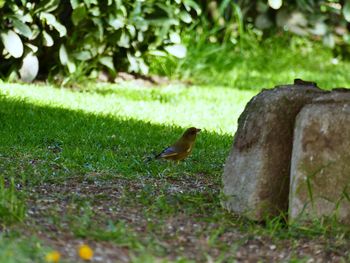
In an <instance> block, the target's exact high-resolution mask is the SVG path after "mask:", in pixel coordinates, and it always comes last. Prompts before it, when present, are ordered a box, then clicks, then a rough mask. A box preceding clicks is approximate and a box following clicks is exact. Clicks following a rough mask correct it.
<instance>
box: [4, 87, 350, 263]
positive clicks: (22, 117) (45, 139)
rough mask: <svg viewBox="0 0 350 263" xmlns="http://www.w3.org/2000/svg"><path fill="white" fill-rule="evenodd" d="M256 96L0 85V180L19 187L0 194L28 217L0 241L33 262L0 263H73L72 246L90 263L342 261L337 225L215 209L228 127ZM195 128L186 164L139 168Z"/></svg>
mask: <svg viewBox="0 0 350 263" xmlns="http://www.w3.org/2000/svg"><path fill="white" fill-rule="evenodd" d="M256 92H257V91H250V90H237V89H229V88H227V87H220V86H219V87H215V86H211V87H201V86H193V87H184V86H181V85H178V86H168V87H164V88H159V87H154V88H142V87H135V86H132V85H126V84H125V85H123V86H117V85H95V86H93V85H92V86H90V87H89V88H86V89H82V90H70V89H62V88H55V87H51V86H48V85H22V84H6V83H2V84H1V88H0V128H1V129H0V173H1V175H2V176H3V178H5V186H7V187H8V186H11V185H12V186H14V185H15V186H17V187H16V188H13V187H12V188H11V187H10V188H4V189H2V190H1V189H0V190H1V191H3V192H5V193H11V196H12V195H13V196H14V197H16V198H17V197H18V199H14V200H17V201H16V202H18V205H19V206H20V207H21V205H23V206H24V204H23V202H25V206H26V217H24V218H23V217H20V218H19V219H20V220H19V221H20V222H19V223H16V221H17V222H18V220H10V222H5V221H4V222H3V223H2V229H3V230H4V231H7V232H8V233H13V232H15V233H17V234H16V235H11V236H6V235H3V236H2V238H3V239H4V240H6V242H7V241H8V242H10V243H11V244H12V243H13V244H17V243H18V242H19V244H21V242H22V241H21V240H27V239H28V238H29V239H30V238H34V239H35V240H36V241H35V245H34V247H33V249H32V250H30V249H29V250H28V249H27V250H26V248H23V247H22V246H21V245H14V246H15V248H14V249H17V250H18V251H19V254H18V255H14V256H9V258H8V261H6V260H5V261H2V262H15V261H16V260H17V258H16V257H17V256H19V255H21V257H24V258H32V259H35V260H36V259H38V258H39V260H36V262H38V261H40V260H42V259H43V258H44V255H45V253H46V251H48V249H47V248H43V245H44V244H45V246H49V247H51V249H56V250H58V251H60V252H61V253H62V258H63V259H64V260H67V261H68V262H77V261H78V257H77V255H76V252H75V248H76V246H77V244H79V243H81V242H86V243H88V244H90V245H91V247H92V248H93V249H94V250H95V251H96V253H97V255H96V256H97V257H102V258H113V257H114V259H115V257H121V256H122V255H123V253H124V254H126V255H124V256H125V257H127V258H128V260H130V261H133V262H155V261H159V262H168V261H169V260H171V261H174V262H198V261H206V260H210V259H213V260H215V262H221V261H233V260H235V259H237V255H238V254H237V253H238V252H239V253H241V254H242V253H243V254H242V255H243V257H244V255H245V254H244V253H253V252H249V249H250V246H254V244H257V243H258V244H260V245H261V244H263V245H261V246H262V251H270V246H275V247H276V249H275V250H274V251H275V252H271V251H270V252H269V253H277V252H278V251H283V247H284V246H287V247H288V248H289V249H290V250H291V251H292V252H293V251H294V250H293V249H294V248H293V246H295V250H296V251H295V253H294V252H293V253H292V252H290V253H291V254H289V256H290V260H291V262H292V260H294V259H295V260H296V261H293V262H298V260H303V258H305V257H306V258H308V257H312V256H313V255H314V254H312V253H311V254H310V253H309V252H307V251H306V252H305V253H306V255H308V256H305V255H304V254H305V253H304V254H298V251H299V250H302V248H301V247H302V245H303V244H304V243H305V242H309V243H307V244H311V245H314V244H316V245H319V246H322V247H325V246H326V247H327V248H328V249H329V250H327V253H329V254H330V255H333V254H334V255H335V254H337V255H340V257H342V258H343V259H345V260H346V251H347V250H346V249H344V248H345V247H346V246H348V244H349V243H348V234H347V233H348V232H347V230H344V229H343V228H338V226H337V225H336V224H333V223H332V224H328V223H327V222H315V224H314V225H312V226H311V227H306V228H305V227H304V226H298V225H296V224H295V225H292V226H289V227H286V224H285V222H284V220H283V218H276V219H273V220H270V221H267V223H266V224H265V225H261V224H257V223H254V222H250V221H247V220H245V219H242V218H238V217H236V216H234V215H231V214H229V213H227V212H226V211H225V210H223V209H222V207H221V205H220V189H221V174H222V171H223V164H224V162H225V158H226V156H227V155H228V152H229V149H230V147H231V143H232V138H233V134H234V131H235V129H236V126H235V125H236V122H237V118H238V116H239V114H240V113H241V112H242V110H243V108H244V106H245V104H246V102H247V101H249V99H250V98H251V97H252V96H253V95H255V94H256ZM192 125H194V126H198V127H200V128H203V132H201V133H200V135H199V137H198V140H197V142H196V145H195V149H194V152H193V154H192V155H191V157H190V158H188V159H187V160H185V161H184V162H181V163H180V164H179V165H174V164H171V163H168V162H163V161H151V162H148V163H147V162H145V160H146V159H147V158H148V157H149V156H152V155H153V153H154V152H158V151H160V150H162V148H163V147H164V146H167V145H169V144H170V143H171V142H172V141H173V140H175V139H176V138H177V137H178V136H179V135H180V134H181V133H182V132H183V130H184V129H185V128H187V127H189V126H192ZM11 178H13V179H11ZM11 180H13V182H12V181H11ZM11 182H12V183H11ZM15 189H16V190H15ZM1 191H0V193H1ZM11 200H12V199H11ZM15 211H17V210H15ZM15 214H18V212H15ZM21 215H22V214H21ZM0 216H6V217H7V218H9V216H7V214H6V213H5V214H0ZM13 223H16V224H15V225H13ZM18 233H21V234H18ZM319 237H322V238H321V240H324V242H323V241H322V242H321V241H319V240H318V238H319ZM305 240H307V241H305ZM1 242H2V241H1V240H0V247H1V244H2V243H1ZM4 242H5V241H4ZM4 244H5V243H4ZM266 244H267V245H266ZM293 244H294V245H293ZM119 250H121V251H120V252H118V253H117V252H114V254H113V253H112V254H110V251H119ZM5 251H6V250H5ZM125 251H127V252H125ZM276 251H277V252H276ZM325 251H326V250H325ZM281 253H282V252H281ZM288 253H289V252H288ZM253 254H254V253H253ZM72 255H73V256H72ZM322 255H323V254H322ZM322 255H321V256H322ZM0 256H1V255H0ZM258 256H259V257H260V258H261V259H264V258H265V259H266V260H268V259H271V257H268V256H264V254H263V253H260V254H258ZM119 260H120V258H119ZM252 260H253V259H252ZM301 262H302V261H301Z"/></svg>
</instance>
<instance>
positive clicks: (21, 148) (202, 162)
mask: <svg viewBox="0 0 350 263" xmlns="http://www.w3.org/2000/svg"><path fill="white" fill-rule="evenodd" d="M0 127H1V131H0V145H1V146H0V153H1V158H2V159H4V160H5V159H6V158H7V159H8V161H9V164H8V165H10V166H11V167H12V168H11V169H7V172H11V170H13V169H15V168H14V167H15V166H16V165H13V164H12V165H11V164H10V163H11V162H12V161H14V160H17V161H18V162H19V163H18V165H17V168H18V169H20V167H22V172H25V173H28V170H26V169H24V168H25V167H26V168H28V169H29V170H32V169H30V168H29V166H34V165H36V164H43V165H44V164H45V162H46V165H49V166H46V168H45V169H49V170H48V171H46V175H44V176H48V175H49V174H54V176H56V175H57V174H60V173H63V174H67V176H69V175H70V176H72V173H77V174H83V173H86V172H92V171H101V170H104V171H109V173H110V174H111V175H112V174H119V175H120V174H121V175H123V176H124V177H135V176H136V177H137V176H145V175H147V176H158V175H159V174H160V173H162V171H164V170H165V169H166V168H168V167H171V168H172V169H171V170H172V171H174V172H175V173H188V174H208V175H211V176H214V177H219V176H220V174H221V172H222V167H223V164H224V161H225V158H226V155H227V154H228V150H229V148H230V145H231V139H232V138H231V137H230V136H227V135H226V136H225V135H219V134H215V133H210V132H206V131H204V132H202V133H201V134H200V135H199V137H198V139H197V142H196V145H195V149H194V151H193V154H192V156H191V157H190V158H188V159H187V160H185V161H184V162H182V163H181V164H180V165H178V166H176V165H171V164H170V163H168V162H163V161H152V162H150V163H145V162H144V160H145V159H146V158H147V157H149V156H151V155H152V153H155V152H158V151H161V150H162V148H163V147H165V146H168V145H169V144H171V143H172V142H173V141H174V140H176V139H177V138H178V137H179V136H180V135H181V134H182V133H183V130H184V128H179V127H172V126H166V125H155V124H151V123H147V122H142V121H139V120H133V119H126V118H118V117H114V116H101V115H94V114H87V113H84V112H83V111H71V110H67V109H61V108H52V107H47V106H39V105H34V104H29V103H26V102H24V101H19V100H13V99H8V98H4V97H2V98H0ZM200 128H203V127H200ZM25 160H27V161H28V162H29V165H28V163H25ZM50 167H51V169H50ZM55 167H56V168H55ZM0 169H1V166H0ZM2 170H3V171H4V170H6V169H4V168H3V169H2ZM73 171H74V172H73ZM33 179H35V178H33Z"/></svg>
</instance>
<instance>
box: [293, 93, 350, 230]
mask: <svg viewBox="0 0 350 263" xmlns="http://www.w3.org/2000/svg"><path fill="white" fill-rule="evenodd" d="M332 215H337V216H338V219H339V220H340V221H342V222H344V223H347V224H349V223H350V94H349V93H348V92H332V93H330V94H327V95H323V96H321V97H319V98H317V99H315V100H314V101H313V103H312V104H310V105H307V106H305V107H304V108H303V109H302V110H301V112H300V113H299V114H298V116H297V119H296V125H295V130H294V144H293V154H292V161H291V185H290V196H289V219H290V220H295V219H303V220H305V219H312V218H320V217H321V216H332Z"/></svg>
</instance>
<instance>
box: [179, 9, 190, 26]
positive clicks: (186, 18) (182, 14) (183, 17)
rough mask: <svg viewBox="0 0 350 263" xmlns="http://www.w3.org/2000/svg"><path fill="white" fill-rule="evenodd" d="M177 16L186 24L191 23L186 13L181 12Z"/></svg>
mask: <svg viewBox="0 0 350 263" xmlns="http://www.w3.org/2000/svg"><path fill="white" fill-rule="evenodd" d="M179 16H180V19H181V20H182V21H183V22H185V23H187V24H189V23H191V22H192V17H191V15H190V14H189V13H187V12H184V11H182V12H180V14H179Z"/></svg>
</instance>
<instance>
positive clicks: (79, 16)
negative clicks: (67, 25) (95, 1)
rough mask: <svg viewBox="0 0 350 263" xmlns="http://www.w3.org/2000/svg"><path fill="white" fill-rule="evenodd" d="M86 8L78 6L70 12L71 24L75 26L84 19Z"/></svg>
mask: <svg viewBox="0 0 350 263" xmlns="http://www.w3.org/2000/svg"><path fill="white" fill-rule="evenodd" d="M86 14H87V12H86V8H85V6H84V5H80V6H79V7H77V8H75V9H74V10H73V12H72V22H73V24H74V25H75V26H76V25H78V24H79V23H80V21H81V20H83V19H84V18H85V17H86Z"/></svg>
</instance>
